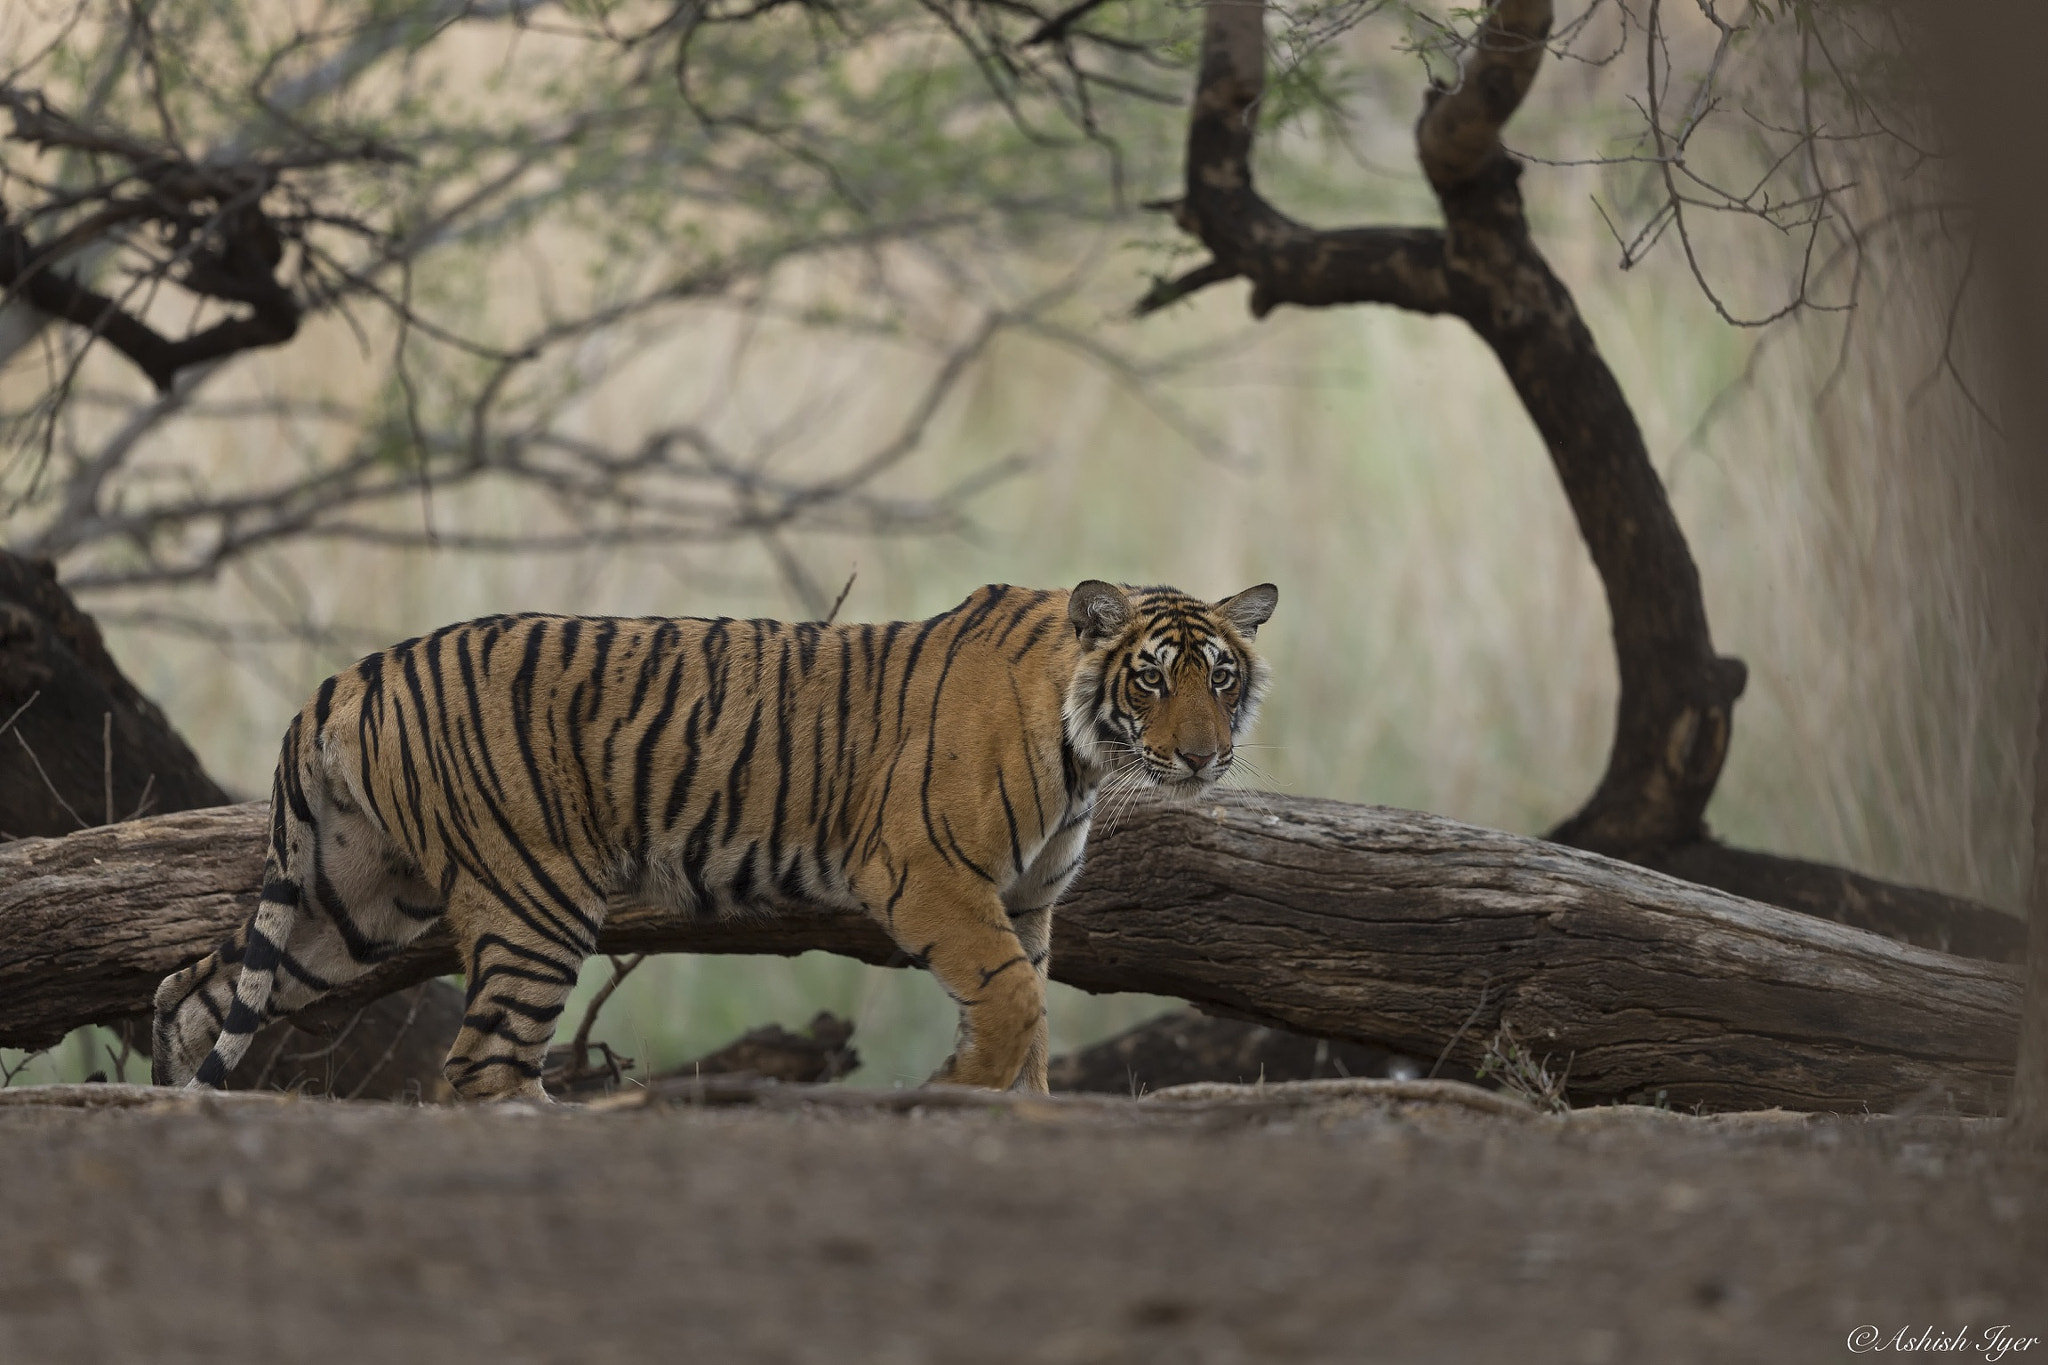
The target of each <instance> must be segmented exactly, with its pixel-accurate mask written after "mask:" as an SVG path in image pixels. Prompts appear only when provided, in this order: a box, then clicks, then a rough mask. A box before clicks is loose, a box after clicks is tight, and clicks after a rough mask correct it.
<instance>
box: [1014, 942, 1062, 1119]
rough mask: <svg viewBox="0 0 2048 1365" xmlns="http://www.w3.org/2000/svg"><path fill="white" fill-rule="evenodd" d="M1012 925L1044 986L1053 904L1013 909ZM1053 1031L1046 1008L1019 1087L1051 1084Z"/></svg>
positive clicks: (1041, 1090)
mask: <svg viewBox="0 0 2048 1365" xmlns="http://www.w3.org/2000/svg"><path fill="white" fill-rule="evenodd" d="M1010 926H1011V928H1012V929H1013V930H1015V932H1016V935H1017V943H1018V945H1019V946H1020V947H1022V948H1023V949H1024V955H1025V956H1026V957H1028V958H1029V959H1030V960H1031V970H1032V971H1033V972H1034V973H1036V974H1037V976H1038V985H1039V989H1040V990H1041V991H1042V990H1044V989H1045V979H1046V977H1047V975H1048V974H1050V972H1051V971H1052V907H1051V906H1049V905H1048V906H1043V907H1041V908H1039V909H1036V910H1026V911H1022V912H1019V911H1016V910H1012V911H1011V912H1010ZM1051 1052H1052V1031H1051V1025H1050V1022H1049V1019H1048V1016H1047V1012H1046V1011H1045V1010H1043V1009H1041V1010H1040V1011H1039V1014H1038V1027H1037V1029H1036V1030H1034V1031H1033V1033H1032V1036H1031V1050H1030V1052H1028V1053H1026V1054H1025V1057H1024V1069H1023V1071H1022V1072H1021V1073H1020V1074H1019V1075H1018V1077H1017V1088H1018V1089H1019V1090H1029V1091H1031V1092H1032V1093H1033V1094H1038V1095H1043V1094H1046V1093H1047V1092H1049V1091H1050V1090H1051V1089H1052V1087H1051V1085H1050V1084H1049V1083H1048V1081H1047V1077H1046V1067H1047V1064H1048V1063H1049V1061H1050V1060H1051Z"/></svg>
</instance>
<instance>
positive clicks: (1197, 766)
mask: <svg viewBox="0 0 2048 1365" xmlns="http://www.w3.org/2000/svg"><path fill="white" fill-rule="evenodd" d="M1174 752H1175V753H1176V754H1178V755H1179V756H1180V761H1181V762H1183V763H1185V764H1187V765H1188V771H1189V772H1191V773H1198V772H1200V771H1202V769H1204V768H1206V767H1208V766H1209V765H1210V764H1211V763H1214V762H1215V761H1216V751H1215V750H1214V749H1211V750H1209V751H1208V752H1207V753H1200V754H1191V753H1189V752H1188V751H1187V750H1185V749H1175V750H1174Z"/></svg>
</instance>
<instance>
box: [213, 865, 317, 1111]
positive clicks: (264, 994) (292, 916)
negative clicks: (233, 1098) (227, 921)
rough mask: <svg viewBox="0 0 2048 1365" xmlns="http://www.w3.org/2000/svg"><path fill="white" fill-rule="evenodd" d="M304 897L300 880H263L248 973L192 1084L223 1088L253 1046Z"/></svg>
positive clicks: (248, 946) (245, 962) (250, 932)
mask: <svg viewBox="0 0 2048 1365" xmlns="http://www.w3.org/2000/svg"><path fill="white" fill-rule="evenodd" d="M300 899H301V896H300V891H299V886H298V883H296V882H293V881H290V880H287V879H285V878H283V877H276V876H268V877H265V878H264V882H263V903H262V904H261V905H258V906H257V907H256V913H255V914H254V915H252V916H251V917H250V919H249V926H248V928H247V929H246V930H244V931H243V935H244V942H243V944H242V971H241V975H240V976H239V977H238V978H237V979H236V981H235V996H234V1002H233V1003H232V1004H230V1005H229V1006H228V1012H227V1018H226V1019H224V1020H223V1021H222V1022H221V1028H220V1036H219V1037H218V1038H216V1039H215V1040H214V1044H213V1050H212V1051H211V1052H209V1053H207V1054H206V1060H205V1061H203V1062H201V1063H200V1064H199V1070H198V1071H197V1072H196V1073H195V1074H194V1075H193V1077H192V1079H191V1080H190V1081H189V1082H187V1084H188V1085H191V1086H202V1085H203V1086H208V1087H210V1088H212V1089H215V1090H218V1089H221V1088H222V1087H223V1086H225V1085H226V1084H227V1079H228V1073H229V1072H230V1071H233V1070H234V1069H235V1064H236V1063H237V1062H239V1061H241V1060H242V1055H243V1054H244V1053H246V1052H247V1051H248V1050H249V1040H250V1039H252V1038H254V1037H255V1036H256V1030H257V1029H259V1028H261V1027H263V1023H264V1020H265V1019H266V1018H267V1017H268V1016H269V1013H270V996H271V992H272V990H273V988H274V987H275V986H276V984H277V966H278V963H279V962H280V961H282V960H283V958H284V945H285V944H287V943H289V942H291V937H292V923H293V921H294V920H296V919H297V918H298V914H299V901H300Z"/></svg>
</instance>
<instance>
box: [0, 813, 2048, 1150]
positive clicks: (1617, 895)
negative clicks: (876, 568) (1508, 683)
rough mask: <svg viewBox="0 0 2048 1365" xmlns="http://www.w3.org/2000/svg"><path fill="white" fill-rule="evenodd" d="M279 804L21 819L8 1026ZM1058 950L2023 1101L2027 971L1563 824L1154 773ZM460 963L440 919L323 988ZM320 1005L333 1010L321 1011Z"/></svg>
mask: <svg viewBox="0 0 2048 1365" xmlns="http://www.w3.org/2000/svg"><path fill="white" fill-rule="evenodd" d="M265 827H266V814H265V810H264V808H263V807H262V806H261V805H257V804H251V805H245V806H237V807H230V808H227V809H223V810H218V811H206V812H194V813H189V814H184V815H173V816H164V817H161V818H158V819H154V820H145V821H139V822H136V823H133V824H129V825H120V826H115V827H113V828H110V829H104V830H93V831H90V832H87V833H81V834H74V835H70V836H68V837H66V838H63V839H49V840H29V841H24V842H22V843H17V844H13V845H9V846H6V847H0V1043H4V1044H7V1045H14V1046H19V1045H25V1044H32V1043H35V1042H39V1041H46V1040H48V1039H51V1038H55V1037H58V1036H61V1035H62V1033H63V1032H64V1031H65V1030H67V1029H69V1028H71V1027H73V1026H74V1025H76V1024H79V1023H82V1022H85V1021H87V1020H93V1019H106V1018H109V1017H113V1016H117V1015H123V1014H130V1013H134V1012H136V1011H138V1010H140V1009H142V1008H143V1007H144V1006H145V1005H146V1004H147V1002H148V1000H149V997H150V994H151V992H152V991H154V989H155V987H156V983H157V981H158V980H159V979H161V977H162V976H163V975H164V974H165V973H167V972H169V971H171V970H173V969H174V968H176V967H177V966H179V965H181V964H182V963H184V962H187V961H190V960H191V959H192V958H194V957H196V956H198V955H199V954H201V953H203V952H205V951H206V950H207V949H209V948H210V947H211V946H212V944H213V943H215V942H216V941H217V940H218V939H219V938H220V937H221V935H222V934H224V933H225V932H226V931H227V930H228V929H229V928H230V927H231V926H233V925H234V924H235V923H237V922H238V921H239V920H241V919H242V918H243V917H244V916H246V915H247V914H248V913H249V910H250V907H251V906H252V905H253V903H254V900H255V896H256V891H257V885H256V883H257V877H258V874H259V870H260V867H261V863H262V856H261V855H262V843H263V838H264V833H265ZM812 949H826V950H828V951H832V952H839V953H844V954H847V955H849V956H852V957H857V958H860V959H862V960H864V961H868V962H874V963H891V962H896V961H900V958H899V956H898V954H897V953H896V950H895V948H894V945H892V944H891V943H890V941H889V940H888V938H887V937H886V935H884V934H883V933H882V931H881V930H880V929H879V928H877V927H876V926H875V925H874V924H872V923H871V922H869V921H868V920H866V919H865V918H863V917H861V916H859V915H856V914H849V913H845V912H840V911H836V910H827V909H823V908H820V907H817V906H794V907H791V908H790V909H789V911H788V912H787V913H785V914H783V915H781V916H778V917H774V918H736V919H728V920H716V919H699V918H696V917H693V916H691V915H689V914H684V913H678V912H676V911H673V910H669V909H664V908H661V907H658V906H653V905H648V904H644V903H639V902H630V901H629V902H621V903H620V904H618V905H616V906H615V907H614V908H613V910H612V912H611V914H610V916H609V918H608V919H607V921H606V923H605V925H604V928H603V930H602V932H601V934H600V936H599V950H600V951H603V952H612V953H621V952H673V951H684V952H755V953H758V952H766V953H782V954H794V953H800V952H806V951H809V950H812ZM1053 964H1054V965H1053V975H1054V976H1055V977H1057V978H1058V979H1060V980H1062V981H1066V982H1068V983H1070V984H1072V985H1076V986H1079V987H1081V988H1083V989H1085V990H1091V991H1150V992H1155V993H1159V994H1164V995H1175V996H1179V997H1181V998H1183V999H1186V1000H1189V1001H1191V1002H1193V1003H1194V1004H1196V1005H1197V1006H1199V1007H1201V1008H1202V1009H1204V1010H1205V1011H1207V1012H1210V1013H1212V1014H1222V1015H1227V1016H1232V1017H1236V1018H1240V1019H1244V1020H1248V1021H1250V1022H1253V1023H1257V1024H1262V1025H1267V1026H1271V1027H1277V1028H1284V1029H1291V1030H1294V1031H1296V1032H1301V1033H1308V1034H1313V1035H1317V1036H1322V1037H1330V1038H1336V1039H1341V1040H1347V1041H1353V1042H1360V1043H1367V1044H1373V1045H1378V1046H1383V1047H1389V1048H1392V1049H1395V1050H1398V1051H1401V1052H1405V1053H1407V1054H1409V1055H1411V1056H1414V1057H1427V1058H1435V1057H1437V1056H1438V1055H1440V1054H1442V1055H1445V1056H1447V1057H1448V1059H1449V1060H1450V1061H1452V1062H1456V1063H1459V1064H1461V1065H1465V1066H1472V1065H1476V1064H1477V1062H1478V1061H1479V1060H1480V1059H1481V1057H1482V1056H1483V1054H1484V1051H1485V1047H1486V1044H1487V1043H1488V1042H1489V1040H1491V1039H1492V1038H1493V1037H1494V1036H1495V1034H1496V1031H1497V1030H1498V1029H1500V1028H1501V1027H1502V1026H1504V1025H1505V1026H1509V1027H1512V1029H1513V1030H1514V1032H1515V1034H1516V1035H1517V1036H1518V1037H1519V1038H1521V1039H1522V1040H1523V1041H1524V1042H1525V1043H1526V1044H1527V1045H1528V1046H1529V1047H1530V1048H1531V1049H1532V1050H1533V1051H1534V1052H1536V1053H1538V1054H1545V1053H1547V1054H1550V1056H1551V1057H1552V1058H1553V1063H1554V1065H1559V1066H1561V1065H1562V1064H1564V1062H1565V1061H1566V1060H1567V1059H1569V1061H1570V1068H1571V1070H1570V1090H1571V1094H1572V1096H1573V1098H1574V1099H1576V1100H1579V1101H1581V1102H1588V1101H1597V1100H1618V1099H1624V1098H1635V1099H1657V1098H1660V1097H1661V1098H1662V1099H1663V1100H1665V1101H1667V1102H1669V1103H1672V1104H1676V1105H1693V1104H1700V1105H1704V1106H1707V1107H1709V1108H1716V1109H1721V1108H1749V1107H1759V1106H1769V1105H1782V1106H1785V1107H1788V1108H1802V1109H1839V1110H1853V1111H1860V1110H1862V1109H1864V1108H1865V1107H1866V1106H1867V1107H1869V1108H1871V1109H1891V1108H1896V1107H1898V1106H1901V1105H1909V1104H1921V1105H1925V1104H1933V1105H1937V1106H1944V1107H1945V1106H1948V1105H1951V1104H1952V1105H1954V1106H1956V1107H1958V1108H1961V1109H1964V1110H1969V1111H1973V1112H1984V1111H1989V1110H1992V1109H1994V1108H1996V1107H1998V1106H2000V1105H2002V1104H2003V1103H2004V1101H2005V1096H2006V1091H2007V1085H2008V1081H2009V1079H2010V1076H2011V1072H2012V1060H2013V1048H2014V1039H2015V1030H2016V1027H2017V1020H2018V1011H2019V983H2018V974H2017V972H2016V971H2015V970H2014V969H2012V968H2009V967H2003V966H1996V965H1992V964H1988V963H1982V962H1975V961H1971V960H1968V959H1964V958H1957V957H1949V956H1945V955H1943V954H1940V953H1934V952H1929V951H1927V950H1924V949H1919V948H1913V947H1908V946H1904V945H1901V944H1897V943H1893V942H1891V941H1890V940H1887V939H1882V938H1878V937H1876V936H1874V935H1870V934H1865V933H1861V932H1858V931H1856V930H1852V929H1846V928H1842V927H1839V926H1836V925H1832V924H1828V923H1825V922H1823V921H1820V920H1816V919H1813V918H1810V917H1808V916H1804V915H1798V914H1793V913H1790V912H1787V911H1783V910H1778V909H1775V908H1772V907H1769V906H1763V905H1756V904H1753V903H1750V902H1747V901H1740V900H1737V899H1735V898H1733V897H1730V896H1726V895H1723V894H1721V893H1718V892H1714V891H1710V890H1706V889H1704V888H1700V887H1695V886H1690V885H1688V884H1686V883H1683V882H1679V881H1676V880H1673V879H1671V878H1668V877H1664V876H1660V875H1658V874H1656V873H1652V872H1646V871H1643V870H1641V869H1638V868H1635V867H1631V866H1628V865H1626V864H1622V863H1617V862H1613V861H1610V860H1608V859H1605V858H1601V857H1597V856H1594V855H1591V854H1586V853H1582V852H1579V851H1577V850H1573V849H1568V848H1564V847H1561V846H1559V845H1555V844H1546V843H1543V842H1541V841H1538V840H1533V839H1526V838H1521V837H1518V836H1515V835H1509V834H1501V833H1497V832H1494V831H1490V830H1482V829H1475V828H1473V827H1471V826H1467V825H1461V824H1458V823H1456V822H1454V821H1449V820H1443V819H1439V818H1437V817H1434V816H1428V815H1419V814H1413V813H1409V812H1404V811H1392V810H1385V809H1381V808H1376V807H1369V806H1349V805H1344V804H1341V803H1338V802H1331V801H1315V800H1307V799H1302V798H1293V797H1284V796H1277V795H1261V796H1251V795H1243V796H1239V795H1228V796H1222V797H1219V798H1216V799H1213V800H1209V799H1205V800H1204V801H1202V802H1201V803H1199V804H1168V803H1165V802H1163V801H1160V800H1158V799H1146V800H1144V801H1142V802H1141V803H1139V804H1138V805H1136V806H1134V808H1133V809H1132V811H1131V812H1130V813H1129V814H1128V815H1127V816H1126V817H1125V819H1124V820H1123V821H1122V822H1121V824H1120V825H1119V826H1118V827H1117V828H1116V829H1115V830H1113V831H1108V832H1105V833H1104V834H1102V835H1101V836H1099V837H1098V838H1097V839H1096V840H1095V841H1094V843H1093V847H1092V848H1091V852H1090V858H1089V863H1088V867H1087V870H1086V871H1085V872H1084V873H1083V875H1082V877H1081V879H1080V882H1079V884H1078V885H1077V886H1076V888H1075V890H1074V892H1073V893H1072V894H1071V895H1070V897H1069V898H1068V900H1067V902H1066V903H1065V904H1063V905H1062V907H1061V910H1060V913H1059V915H1058V916H1057V917H1056V929H1055V934H1054V948H1053ZM455 968H456V962H455V958H454V954H453V952H452V949H451V947H450V944H449V940H448V938H447V936H446V935H445V934H444V933H440V932H438V931H437V932H436V933H435V934H433V935H432V936H430V937H429V938H428V939H426V940H424V941H422V942H421V943H420V944H419V945H417V946H416V947H414V948H413V949H411V950H408V951H407V952H406V953H405V954H403V955H401V956H400V957H399V958H396V959H394V960H392V961H391V962H388V963H386V964H384V965H383V966H382V967H380V968H378V969H377V971H376V972H375V973H373V974H372V977H371V978H366V979H365V981H364V982H363V983H358V984H357V985H356V986H352V987H350V988H348V989H345V990H343V991H341V992H337V993H336V996H335V997H332V998H330V999H329V1000H328V1001H323V1002H321V1004H319V1005H317V1006H315V1007H314V1008H313V1009H311V1010H309V1011H306V1012H305V1014H304V1015H302V1016H301V1018H302V1020H303V1021H305V1022H310V1023H315V1024H317V1023H319V1022H320V1021H321V1020H323V1019H326V1018H331V1017H332V1016H333V1015H334V1014H335V1013H336V1012H342V1011H350V1010H353V1009H355V1008H358V1007H360V1005H361V1004H362V1003H364V1002H365V1001H366V1000H369V999H374V998H376V997H377V996H378V995H381V994H384V993H387V992H389V991H392V990H396V989H399V988H400V987H403V986H407V985H411V984H412V983H414V982H417V981H419V980H422V979H424V978H426V977H429V976H434V975H439V974H442V973H446V972H449V971H453V970H455ZM308 1016H310V1018H308Z"/></svg>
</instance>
